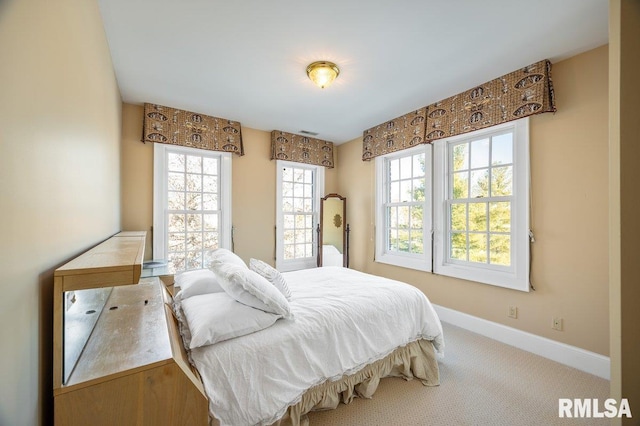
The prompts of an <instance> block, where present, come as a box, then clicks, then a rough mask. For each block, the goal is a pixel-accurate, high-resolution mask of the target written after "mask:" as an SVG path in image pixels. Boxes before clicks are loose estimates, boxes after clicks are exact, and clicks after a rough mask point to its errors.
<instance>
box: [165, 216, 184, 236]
mask: <svg viewBox="0 0 640 426" xmlns="http://www.w3.org/2000/svg"><path fill="white" fill-rule="evenodd" d="M168 223H169V226H168V228H169V232H184V230H185V215H183V214H170V215H169V221H168Z"/></svg>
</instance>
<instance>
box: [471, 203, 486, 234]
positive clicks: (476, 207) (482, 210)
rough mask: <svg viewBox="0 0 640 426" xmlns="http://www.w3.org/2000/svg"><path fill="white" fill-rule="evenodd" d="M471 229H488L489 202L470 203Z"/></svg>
mask: <svg viewBox="0 0 640 426" xmlns="http://www.w3.org/2000/svg"><path fill="white" fill-rule="evenodd" d="M469 230H470V231H486V230H487V203H469Z"/></svg>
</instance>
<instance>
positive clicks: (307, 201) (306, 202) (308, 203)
mask: <svg viewBox="0 0 640 426" xmlns="http://www.w3.org/2000/svg"><path fill="white" fill-rule="evenodd" d="M303 211H304V212H305V213H313V200H312V199H311V198H304V199H303Z"/></svg>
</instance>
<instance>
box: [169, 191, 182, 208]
mask: <svg viewBox="0 0 640 426" xmlns="http://www.w3.org/2000/svg"><path fill="white" fill-rule="evenodd" d="M167 202H168V204H169V206H168V207H169V210H184V192H173V191H169V193H168V194H167Z"/></svg>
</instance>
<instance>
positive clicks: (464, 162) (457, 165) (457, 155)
mask: <svg viewBox="0 0 640 426" xmlns="http://www.w3.org/2000/svg"><path fill="white" fill-rule="evenodd" d="M451 167H452V168H453V170H454V171H458V170H466V169H468V168H469V144H468V143H461V144H458V145H454V146H453V161H452V165H451Z"/></svg>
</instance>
